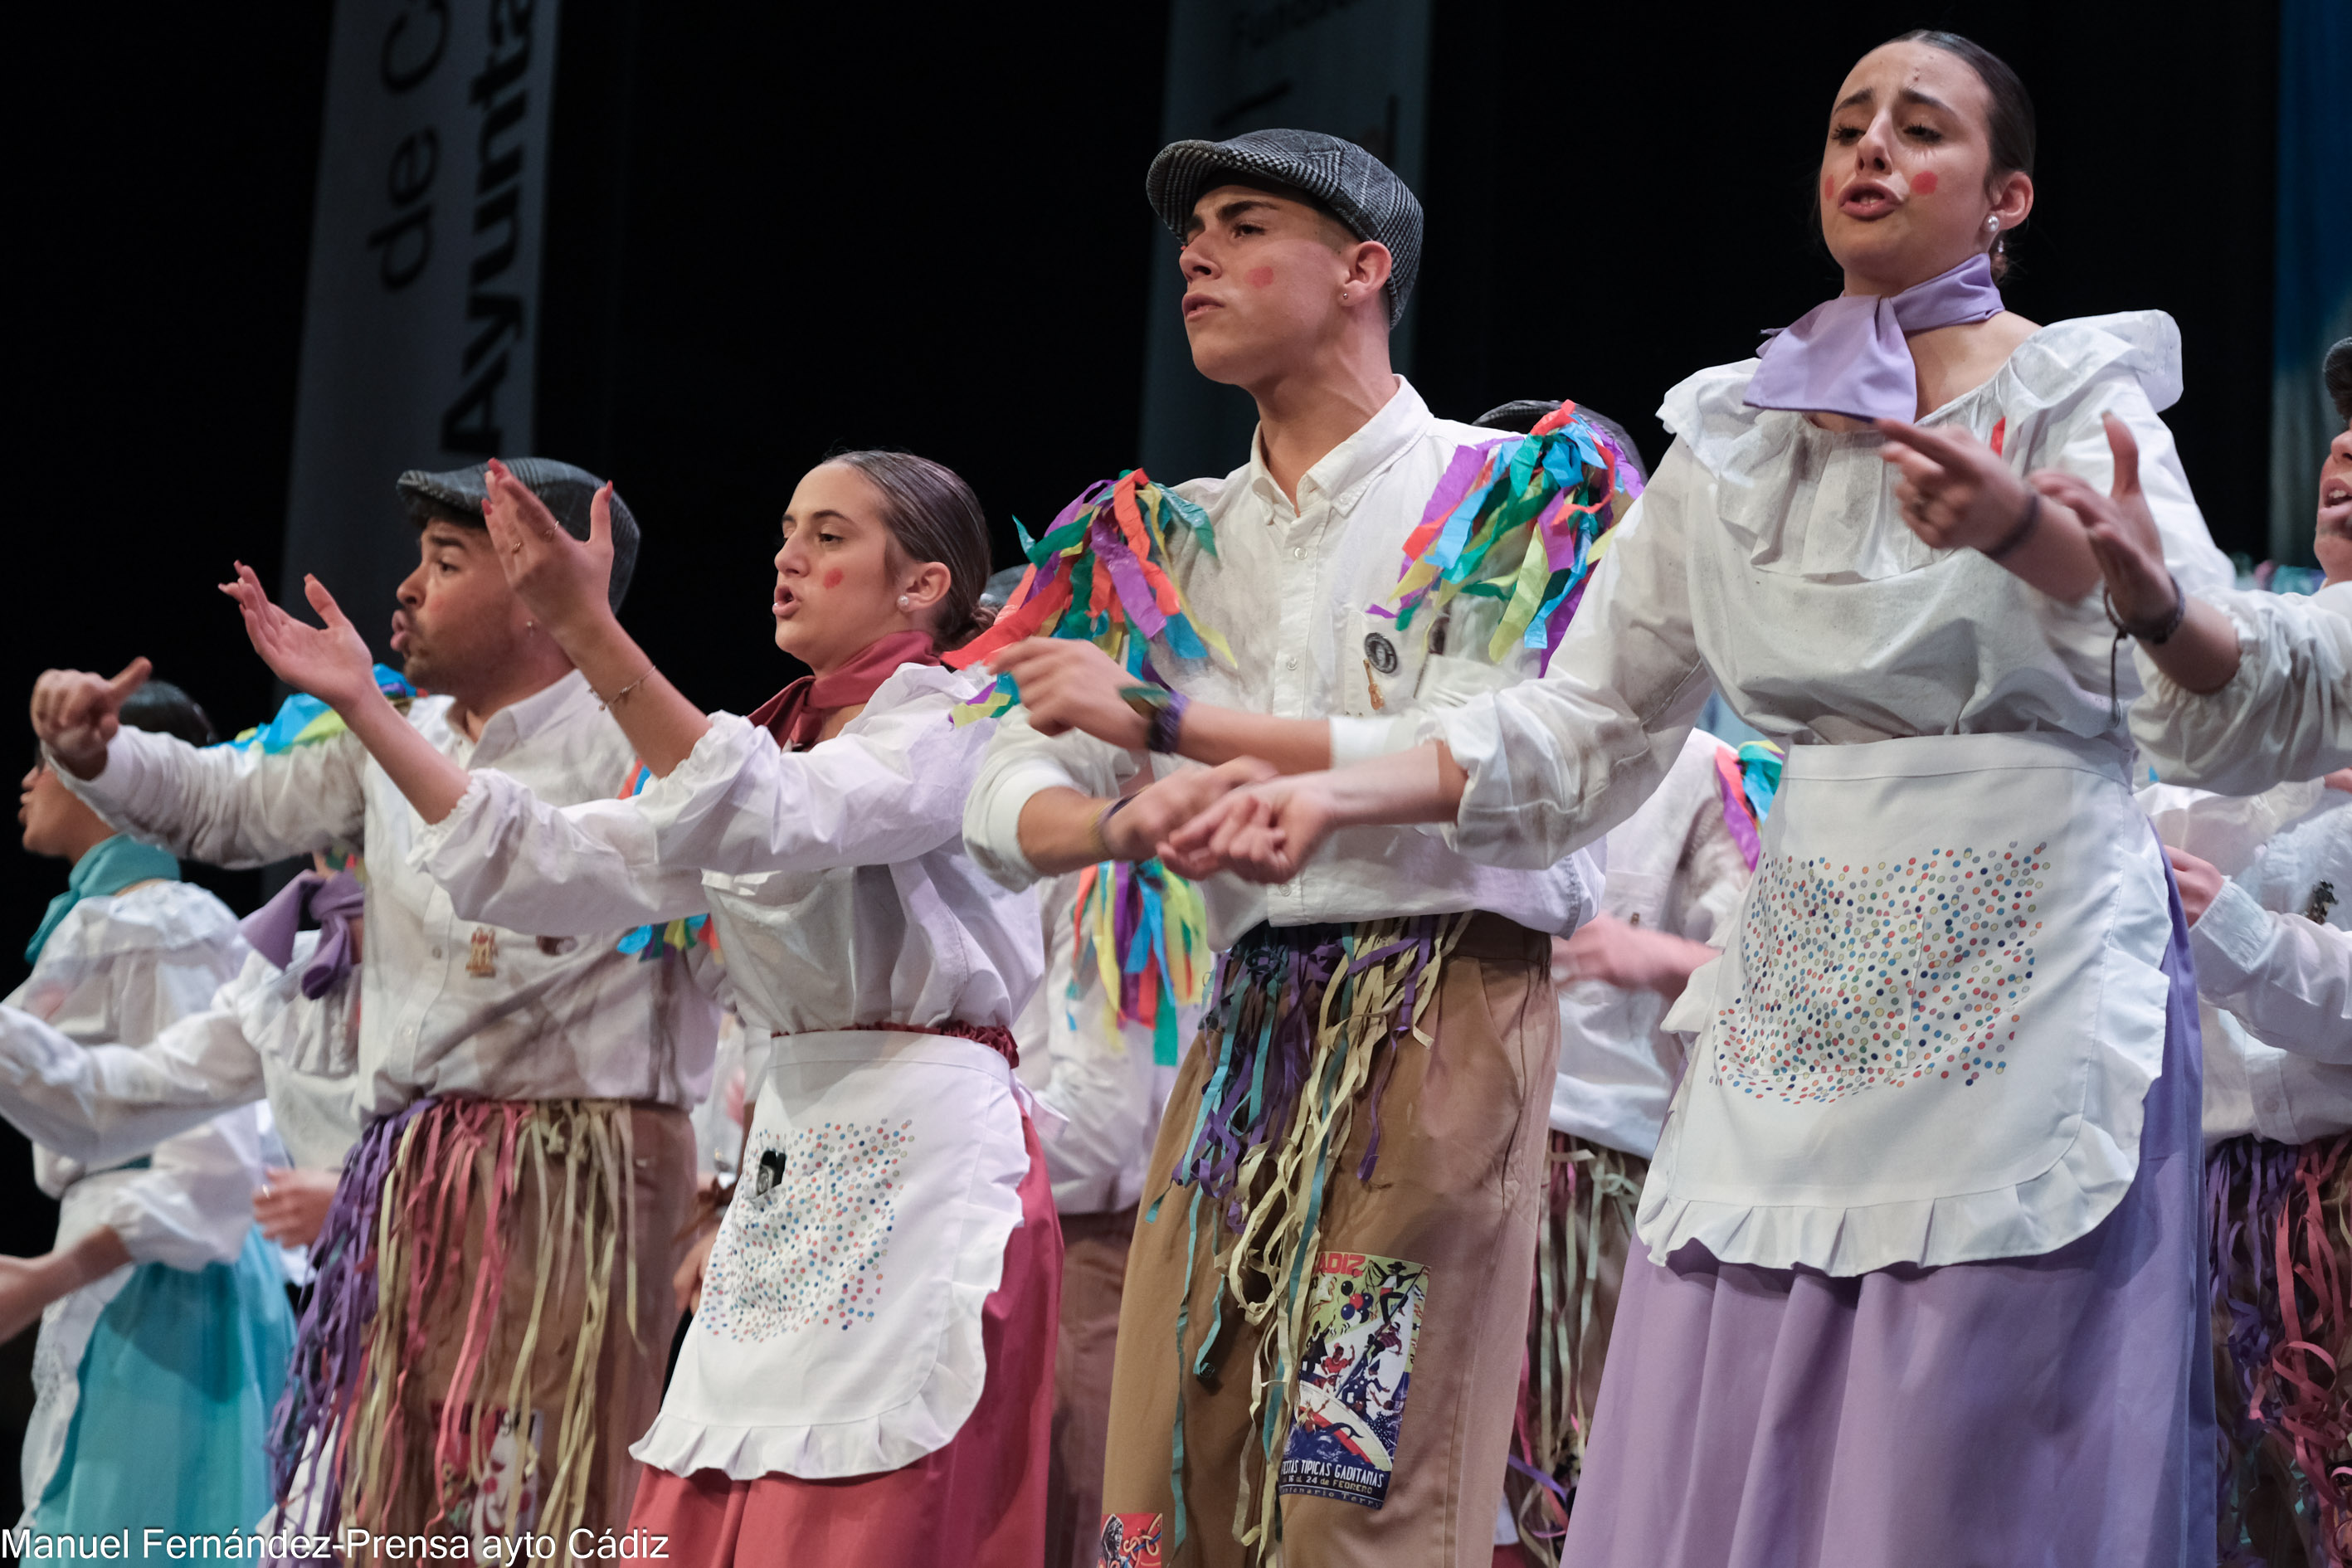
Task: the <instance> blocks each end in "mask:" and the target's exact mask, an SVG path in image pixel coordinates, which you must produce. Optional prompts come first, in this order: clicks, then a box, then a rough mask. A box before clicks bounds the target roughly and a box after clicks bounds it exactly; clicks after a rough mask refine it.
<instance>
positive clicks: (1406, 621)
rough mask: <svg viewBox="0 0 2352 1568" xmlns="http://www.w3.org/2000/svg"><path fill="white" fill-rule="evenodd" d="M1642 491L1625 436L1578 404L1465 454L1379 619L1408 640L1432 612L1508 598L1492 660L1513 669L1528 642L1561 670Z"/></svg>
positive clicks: (1545, 664)
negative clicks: (1569, 640) (1563, 653)
mask: <svg viewBox="0 0 2352 1568" xmlns="http://www.w3.org/2000/svg"><path fill="white" fill-rule="evenodd" d="M1621 480H1622V488H1621ZM1641 493H1642V481H1641V479H1640V478H1639V476H1638V474H1637V473H1636V471H1635V468H1634V466H1633V464H1631V463H1629V462H1627V461H1626V460H1625V454H1624V452H1623V451H1622V449H1621V448H1620V447H1618V445H1617V443H1616V441H1615V439H1614V438H1612V437H1611V436H1610V435H1609V433H1608V432H1607V431H1605V430H1603V429H1601V427H1600V426H1597V425H1594V424H1592V423H1591V421H1589V420H1587V419H1586V418H1584V417H1583V416H1581V415H1580V414H1579V413H1577V411H1576V405H1575V404H1573V403H1563V404H1561V405H1559V407H1558V408H1556V409H1554V410H1552V411H1551V412H1550V413H1549V414H1547V415H1546V416H1544V417H1543V419H1542V420H1541V421H1540V422H1538V424H1537V426H1536V427H1535V429H1534V431H1533V432H1532V433H1531V434H1529V435H1526V436H1506V437H1501V438H1500V439H1498V440H1495V441H1489V442H1484V443H1481V444H1479V445H1477V446H1471V447H1460V448H1458V449H1457V450H1456V451H1455V452H1454V460H1453V462H1452V463H1450V464H1448V465H1447V467H1446V469H1445V473H1444V477H1443V478H1441V479H1439V480H1438V481H1437V489H1435V490H1434V491H1433V492H1432V493H1431V495H1430V498H1429V504H1428V506H1427V507H1425V508H1424V509H1423V511H1422V514H1421V525H1420V526H1419V527H1418V528H1416V529H1414V530H1413V531H1412V533H1411V534H1410V535H1408V536H1407V537H1406V539H1405V543H1404V567H1403V569H1402V571H1401V572H1400V573H1399V574H1398V576H1397V585H1396V589H1395V591H1394V593H1393V594H1391V595H1390V598H1389V602H1388V603H1387V604H1385V605H1370V606H1369V609H1370V614H1372V615H1375V616H1387V617H1390V618H1392V619H1393V620H1395V622H1396V624H1397V629H1398V630H1399V631H1405V630H1408V629H1410V628H1411V627H1412V624H1413V622H1414V621H1415V620H1416V619H1417V618H1420V617H1421V616H1422V615H1423V612H1424V611H1426V612H1428V613H1429V619H1430V621H1431V622H1432V623H1434V622H1435V621H1436V620H1437V619H1438V618H1439V617H1440V616H1442V615H1443V614H1444V611H1445V610H1446V609H1447V608H1448V607H1450V606H1451V605H1452V604H1453V603H1454V600H1455V599H1456V598H1458V597H1460V596H1462V595H1471V596H1473V597H1477V598H1488V599H1501V600H1504V601H1506V605H1505V608H1504V611H1503V619H1502V624H1501V625H1499V626H1496V628H1495V635H1494V637H1493V638H1492V639H1491V640H1490V641H1489V643H1488V644H1487V647H1486V658H1487V659H1488V661H1489V662H1491V663H1496V664H1499V663H1501V662H1502V661H1503V659H1504V658H1505V656H1506V655H1507V654H1508V653H1509V652H1510V648H1511V645H1512V643H1513V642H1515V641H1516V642H1517V643H1519V644H1521V645H1522V646H1524V647H1531V648H1541V649H1542V650H1543V654H1542V658H1541V660H1540V661H1539V668H1549V666H1550V664H1551V655H1552V650H1553V649H1554V648H1556V647H1559V639H1560V637H1561V636H1562V635H1563V634H1565V633H1566V632H1567V630H1568V623H1569V621H1570V618H1572V617H1573V616H1575V614H1576V607H1577V605H1579V604H1580V603H1582V602H1583V599H1584V589H1585V584H1587V583H1588V582H1590V581H1591V575H1592V569H1593V567H1594V566H1596V565H1598V564H1599V563H1600V561H1601V556H1603V555H1604V554H1606V553H1607V552H1608V548H1609V540H1608V537H1607V536H1608V533H1609V530H1610V528H1611V527H1612V525H1613V524H1614V523H1615V522H1616V521H1617V519H1618V518H1620V517H1622V516H1623V515H1624V512H1625V510H1626V508H1627V507H1629V506H1631V505H1632V504H1633V498H1635V497H1636V496H1639V495H1640V494H1641Z"/></svg>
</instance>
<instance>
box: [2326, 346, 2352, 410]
mask: <svg viewBox="0 0 2352 1568" xmlns="http://www.w3.org/2000/svg"><path fill="white" fill-rule="evenodd" d="M2319 374H2320V377H2321V379H2322V380H2324V381H2325V382H2326V384H2327V395H2328V397H2329V399H2330V400H2331V401H2333V402H2334V403H2335V405H2336V417H2337V418H2338V419H2341V420H2343V421H2344V422H2345V423H2347V424H2352V338H2338V339H2336V343H2335V346H2334V347H2332V348H2330V349H2329V350H2328V351H2327V357H2326V360H2324V361H2323V362H2321V367H2320V373H2319Z"/></svg>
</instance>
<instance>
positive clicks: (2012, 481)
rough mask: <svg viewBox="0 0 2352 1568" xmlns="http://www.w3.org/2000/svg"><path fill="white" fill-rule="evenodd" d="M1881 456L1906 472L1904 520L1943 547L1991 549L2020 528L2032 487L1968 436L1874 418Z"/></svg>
mask: <svg viewBox="0 0 2352 1568" xmlns="http://www.w3.org/2000/svg"><path fill="white" fill-rule="evenodd" d="M1871 423H1872V424H1874V425H1875V426H1877V427H1878V430H1879V433H1880V434H1881V435H1883V436H1885V437H1886V448H1885V451H1883V452H1881V453H1880V454H1879V455H1880V456H1881V457H1882V458H1885V460H1886V461H1888V462H1890V463H1892V464H1894V465H1895V467H1896V468H1900V469H1901V470H1902V471H1903V478H1902V479H1899V480H1897V481H1896V483H1895V502H1896V504H1897V505H1899V506H1900V507H1901V508H1902V510H1903V521H1905V522H1906V523H1907V524H1908V525H1909V526H1910V529H1911V531H1912V532H1914V533H1916V534H1917V535H1918V536H1919V537H1920V538H1921V539H1923V540H1925V541H1926V542H1927V543H1928V544H1930V545H1932V546H1934V547H1935V548H1936V549H1937V550H1962V549H1968V550H1985V551H1990V550H1991V549H1993V548H1994V547H1996V546H1997V545H1999V544H2000V542H2002V541H2003V540H2004V539H2007V538H2008V537H2009V536H2010V535H2011V532H2012V531H2015V529H2016V528H2017V526H2018V524H2019V522H2020V521H2022V520H2023V518H2024V515H2025V509H2026V506H2027V504H2028V503H2029V502H2030V501H2031V500H2032V492H2030V491H2029V490H2027V489H2026V488H2025V486H2024V484H2023V483H2022V482H2021V481H2020V480H2019V479H2018V477H2017V476H2016V475H2015V474H2012V473H2011V472H2010V471H2009V466H2008V465H2007V464H2006V463H2003V462H2002V461H2001V460H2000V458H1998V457H1996V456H1995V455H1994V453H1993V449H1992V448H1991V447H1988V446H1986V445H1984V444H1983V443H1982V442H1980V441H1978V440H1975V439H1973V438H1971V437H1967V436H1960V435H1953V434H1949V433H1947V432H1945V431H1941V430H1922V429H1921V428H1919V426H1916V425H1906V424H1905V423H1904V422H1903V421H1902V420H1900V419H1874V420H1873V421H1871Z"/></svg>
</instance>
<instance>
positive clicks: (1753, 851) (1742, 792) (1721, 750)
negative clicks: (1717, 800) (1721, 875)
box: [1715, 741, 1785, 871]
mask: <svg viewBox="0 0 2352 1568" xmlns="http://www.w3.org/2000/svg"><path fill="white" fill-rule="evenodd" d="M1784 755H1785V753H1783V752H1781V750H1780V747H1778V746H1776V745H1774V744H1772V742H1769V741H1750V742H1748V743H1747V744H1746V745H1744V746H1742V747H1740V748H1739V749H1738V751H1736V752H1735V751H1733V750H1732V749H1731V748H1730V747H1729V746H1717V748H1716V749H1715V782H1716V784H1717V787H1718V788H1719V789H1720V790H1721V791H1722V794H1723V820H1724V823H1725V825H1726V826H1728V827H1729V828H1730V829H1731V841H1732V842H1733V843H1735V844H1737V845H1738V846H1739V854H1740V858H1742V859H1744V860H1746V861H1747V862H1748V869H1749V870H1751V871H1753V870H1754V869H1756V862H1757V860H1758V858H1759V857H1761V856H1762V854H1763V853H1764V840H1763V837H1762V831H1763V827H1764V818H1765V816H1767V815H1768V814H1769V812H1770V811H1771V809H1772V797H1773V796H1774V795H1778V794H1779V793H1780V763H1781V761H1782V758H1783V756H1784Z"/></svg>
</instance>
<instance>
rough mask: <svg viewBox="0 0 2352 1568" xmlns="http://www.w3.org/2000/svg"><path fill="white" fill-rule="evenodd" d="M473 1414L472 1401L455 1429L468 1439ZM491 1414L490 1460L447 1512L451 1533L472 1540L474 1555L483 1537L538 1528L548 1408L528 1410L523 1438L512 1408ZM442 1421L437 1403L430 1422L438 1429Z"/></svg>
mask: <svg viewBox="0 0 2352 1568" xmlns="http://www.w3.org/2000/svg"><path fill="white" fill-rule="evenodd" d="M475 1414H476V1413H475V1411H474V1410H473V1409H472V1408H471V1407H470V1406H469V1407H467V1409H464V1410H461V1411H459V1412H458V1413H457V1430H458V1431H459V1433H461V1434H464V1435H465V1436H466V1439H470V1436H471V1433H472V1429H473V1425H474V1415H475ZM494 1418H495V1419H496V1421H497V1423H498V1426H497V1436H495V1437H493V1438H492V1439H491V1441H490V1451H489V1454H488V1465H487V1467H486V1468H485V1469H484V1471H483V1473H482V1475H481V1476H480V1477H478V1479H477V1481H476V1484H475V1485H474V1486H473V1487H472V1488H471V1489H468V1490H467V1491H465V1492H464V1493H462V1494H461V1495H460V1496H458V1497H457V1498H456V1499H454V1500H451V1502H450V1504H449V1510H448V1514H447V1516H446V1517H447V1521H448V1525H449V1528H450V1530H451V1531H453V1532H454V1533H456V1534H457V1535H460V1536H467V1537H470V1538H471V1539H472V1540H473V1542H475V1548H476V1550H475V1553H474V1554H475V1555H476V1556H480V1555H482V1550H481V1549H482V1546H483V1543H484V1542H490V1541H501V1542H503V1541H506V1540H509V1539H510V1538H512V1537H514V1536H517V1535H528V1534H530V1532H531V1531H534V1530H536V1529H538V1528H539V1483H540V1473H539V1467H540V1460H541V1458H542V1457H543V1450H542V1447H541V1439H542V1438H543V1437H544V1436H546V1432H547V1412H545V1411H544V1410H534V1411H532V1412H531V1413H530V1437H529V1438H528V1440H526V1441H522V1442H518V1441H517V1440H516V1437H517V1433H516V1430H515V1418H514V1412H513V1411H511V1410H503V1409H502V1410H499V1411H497V1412H495V1413H494ZM441 1421H442V1406H440V1405H434V1406H433V1424H434V1426H436V1428H437V1427H438V1426H440V1424H441ZM467 1446H468V1447H470V1442H469V1441H468V1442H467ZM493 1550H495V1549H493Z"/></svg>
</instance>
